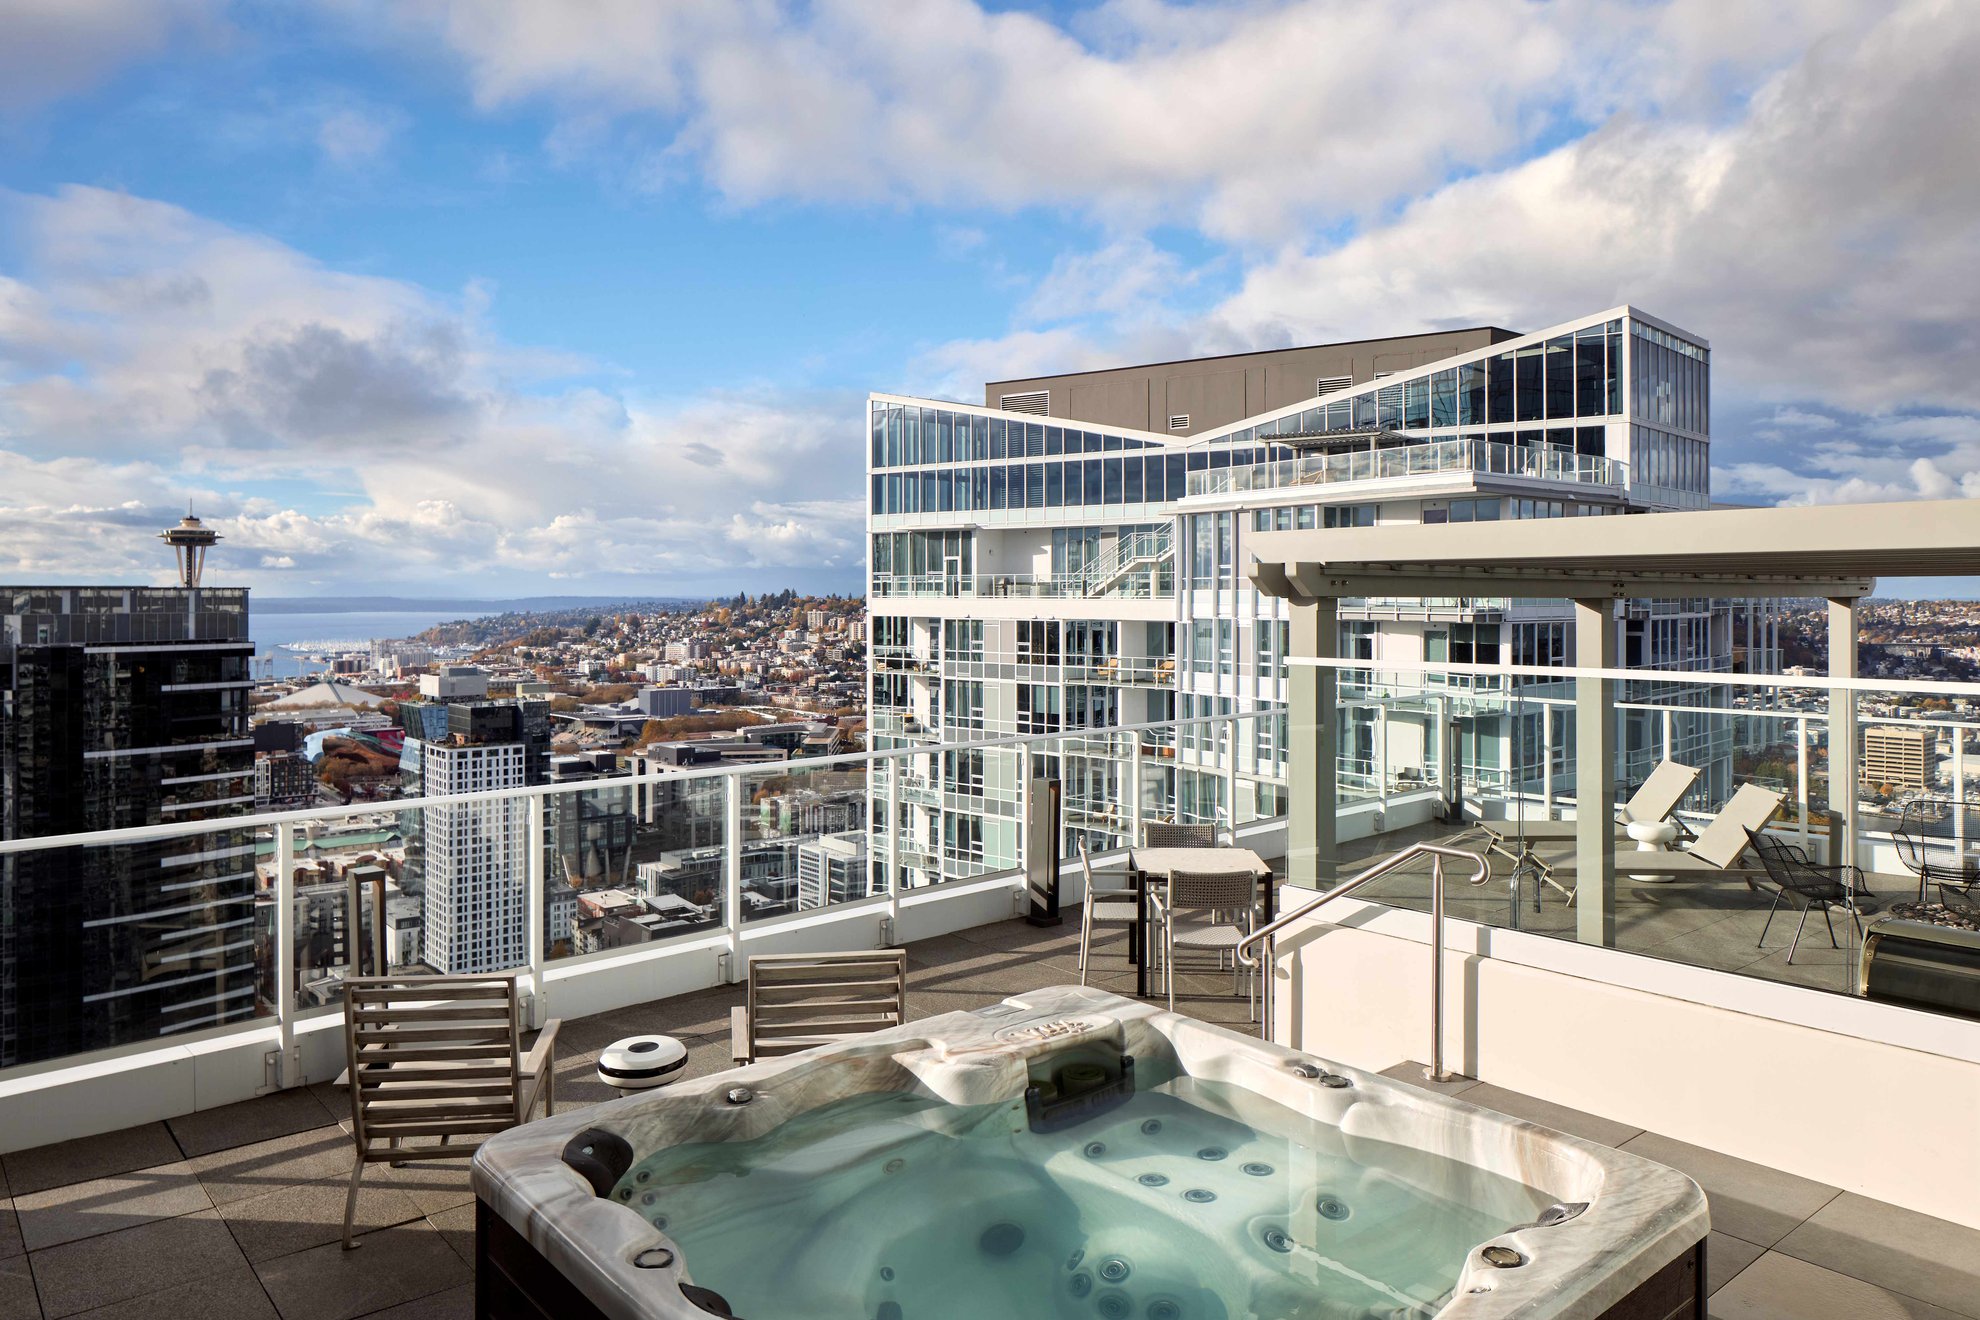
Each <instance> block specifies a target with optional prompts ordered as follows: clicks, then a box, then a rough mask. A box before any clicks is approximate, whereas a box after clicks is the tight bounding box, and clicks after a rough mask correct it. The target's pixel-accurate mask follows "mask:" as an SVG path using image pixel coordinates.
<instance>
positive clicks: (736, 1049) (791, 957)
mask: <svg viewBox="0 0 1980 1320" xmlns="http://www.w3.org/2000/svg"><path fill="white" fill-rule="evenodd" d="M905 1021H907V950H906V949H862V950H858V951H855V952H851V953H763V954H758V955H756V956H755V957H754V958H751V959H750V960H749V988H748V990H747V991H746V992H745V996H744V1001H743V1002H742V1003H741V1004H738V1005H737V1006H736V1007H735V1008H734V1009H732V1010H731V1011H730V1013H729V1043H730V1053H731V1054H732V1055H733V1056H734V1058H735V1061H736V1062H737V1063H755V1062H756V1061H757V1060H758V1059H765V1058H770V1057H772V1056H774V1055H779V1054H795V1053H797V1052H798V1051H799V1050H808V1049H812V1048H813V1047H815V1046H819V1045H833V1044H837V1043H838V1042H840V1041H842V1040H849V1039H851V1038H853V1037H855V1036H863V1035H866V1034H867V1033H868V1032H873V1031H884V1030H885V1029H887V1028H888V1027H897V1026H899V1025H900V1024H901V1023H903V1022H905Z"/></svg>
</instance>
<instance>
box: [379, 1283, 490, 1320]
mask: <svg viewBox="0 0 1980 1320" xmlns="http://www.w3.org/2000/svg"><path fill="white" fill-rule="evenodd" d="M473 1317H474V1285H473V1284H471V1283H467V1284H462V1285H461V1286H460V1287H458V1288H449V1289H448V1290H447V1291H446V1292H440V1293H434V1294H433V1295H431V1296H429V1297H415V1298H414V1299H413V1300H412V1301H410V1302H401V1303H399V1305H397V1306H388V1307H386V1308H385V1309H384V1310H382V1311H373V1312H372V1313H371V1314H370V1315H368V1316H365V1317H364V1320H473Z"/></svg>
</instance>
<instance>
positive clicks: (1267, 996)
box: [1237, 843, 1492, 1082]
mask: <svg viewBox="0 0 1980 1320" xmlns="http://www.w3.org/2000/svg"><path fill="white" fill-rule="evenodd" d="M1419 857H1428V858H1429V859H1430V1067H1429V1068H1428V1070H1426V1073H1425V1075H1426V1076H1427V1077H1428V1078H1429V1079H1430V1080H1431V1081H1433V1082H1442V1081H1448V1080H1450V1074H1448V1073H1446V1072H1445V1071H1444V859H1445V858H1446V857H1452V858H1461V859H1463V860H1466V861H1469V862H1470V863H1471V876H1470V883H1471V884H1472V885H1473V886H1474V887H1476V886H1479V885H1482V884H1484V883H1485V882H1486V881H1487V880H1490V879H1491V878H1492V864H1491V863H1490V862H1488V861H1486V860H1485V856H1484V854H1482V853H1475V852H1468V851H1466V850H1465V849H1463V848H1446V847H1443V846H1441V845H1439V844H1434V843H1413V844H1411V845H1410V846H1409V847H1407V848H1405V849H1403V850H1402V851H1401V852H1399V853H1396V854H1394V855H1393V856H1390V857H1385V858H1383V859H1382V860H1381V861H1379V862H1377V863H1375V865H1373V866H1371V867H1369V868H1368V869H1367V870H1365V871H1363V872H1361V873H1360V874H1359V875H1356V876H1355V877H1353V878H1352V879H1350V880H1346V881H1343V882H1342V883H1340V884H1338V885H1335V886H1334V887H1333V888H1332V889H1329V890H1328V891H1327V892H1326V893H1324V894H1321V895H1320V896H1319V897H1317V898H1315V899H1313V900H1312V901H1311V902H1307V903H1302V904H1301V905H1300V906H1299V907H1298V908H1296V909H1295V910H1293V911H1291V912H1288V913H1286V914H1285V915H1284V916H1282V917H1280V918H1278V919H1277V920H1276V921H1273V922H1271V923H1269V924H1267V925H1264V926H1261V927H1259V928H1258V929H1257V930H1254V931H1253V932H1251V934H1249V935H1247V936H1245V937H1244V938H1243V939H1241V940H1239V941H1238V945H1237V959H1238V961H1239V962H1240V963H1243V964H1244V965H1245V966H1247V967H1256V966H1258V965H1259V964H1260V963H1261V962H1263V963H1266V964H1268V966H1267V967H1266V969H1265V973H1264V975H1262V976H1260V977H1259V978H1258V980H1259V986H1260V989H1259V997H1258V1012H1259V1016H1260V1017H1262V1018H1263V1019H1264V1026H1263V1031H1264V1034H1265V1037H1266V1038H1267V1039H1268V1040H1269V1039H1270V1038H1271V1035H1272V971H1273V967H1272V966H1271V965H1272V964H1276V963H1277V961H1278V960H1277V958H1276V957H1274V956H1273V952H1272V946H1273V944H1274V943H1275V941H1276V940H1277V938H1278V934H1279V932H1280V931H1281V930H1284V929H1285V928H1286V927H1287V926H1289V925H1291V924H1292V923H1293V922H1295V921H1299V920H1301V919H1302V918H1304V917H1307V916H1310V915H1311V914H1312V913H1313V912H1314V911H1315V910H1317V909H1319V908H1321V907H1324V906H1326V905H1327V904H1329V903H1331V902H1333V901H1334V900H1335V899H1337V898H1345V897H1347V896H1348V895H1349V894H1351V893H1353V892H1354V891H1355V890H1357V889H1359V888H1361V887H1362V886H1363V885H1365V884H1367V883H1369V882H1370V881H1371V880H1379V879H1381V878H1382V877H1383V876H1385V875H1387V874H1389V873H1390V872H1391V871H1394V870H1396V869H1397V868H1399V867H1401V866H1403V865H1405V864H1406V863H1409V862H1413V861H1415V860H1416V859H1417V858H1419ZM1261 944H1262V945H1265V946H1266V951H1265V955H1264V956H1263V957H1262V958H1255V957H1252V956H1251V951H1252V950H1253V949H1255V948H1257V947H1258V946H1259V945H1261Z"/></svg>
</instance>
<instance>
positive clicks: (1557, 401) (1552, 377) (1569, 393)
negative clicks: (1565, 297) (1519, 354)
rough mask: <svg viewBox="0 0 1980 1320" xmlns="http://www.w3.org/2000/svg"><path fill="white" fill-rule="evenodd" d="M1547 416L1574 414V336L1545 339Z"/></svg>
mask: <svg viewBox="0 0 1980 1320" xmlns="http://www.w3.org/2000/svg"><path fill="white" fill-rule="evenodd" d="M1547 416H1548V417H1549V418H1553V419H1558V418H1563V417H1572V416H1574V337H1573V336H1572V335H1561V336H1558V337H1557V338H1554V339H1550V340H1548V341H1547Z"/></svg>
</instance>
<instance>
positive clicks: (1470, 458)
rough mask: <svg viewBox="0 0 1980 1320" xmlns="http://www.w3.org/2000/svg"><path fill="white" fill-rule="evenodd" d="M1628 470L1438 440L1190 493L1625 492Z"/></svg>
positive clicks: (1572, 457)
mask: <svg viewBox="0 0 1980 1320" xmlns="http://www.w3.org/2000/svg"><path fill="white" fill-rule="evenodd" d="M1624 470H1625V466H1624V464H1622V463H1619V462H1617V461H1616V460H1614V459H1611V458H1606V457H1604V456H1602V455H1600V454H1577V453H1574V452H1572V451H1569V450H1564V449H1554V448H1550V447H1547V446H1542V445H1502V444H1494V443H1491V442H1489V441H1485V440H1434V441H1430V442H1428V443H1425V444H1418V445H1399V446H1397V447H1395V448H1392V449H1375V450H1360V451H1356V452H1354V453H1346V454H1311V455H1308V456H1306V457H1304V458H1289V459H1282V460H1280V461H1279V462H1276V463H1259V464H1255V465H1253V466H1250V467H1238V468H1220V469H1215V470H1212V471H1209V472H1192V473H1190V474H1189V485H1188V491H1189V494H1191V495H1221V494H1224V493H1226V492H1229V491H1245V490H1284V489H1292V488H1298V487H1304V486H1325V485H1333V484H1336V483H1339V482H1348V481H1382V480H1387V479H1389V478H1392V477H1422V476H1436V475H1439V474H1443V473H1460V472H1461V473H1467V474H1471V475H1488V476H1503V477H1520V478H1524V479H1527V480H1530V481H1562V482H1572V483H1574V484H1577V485H1592V486H1621V485H1622V484H1623V480H1624Z"/></svg>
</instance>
